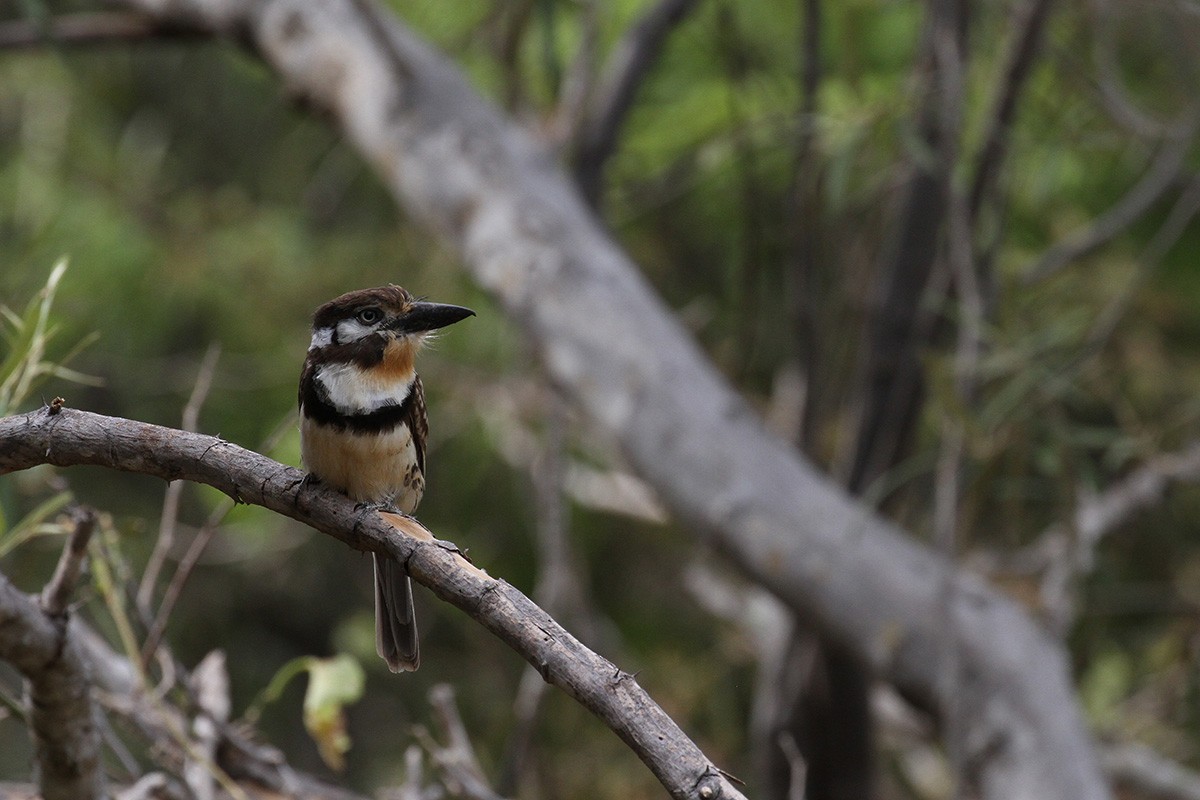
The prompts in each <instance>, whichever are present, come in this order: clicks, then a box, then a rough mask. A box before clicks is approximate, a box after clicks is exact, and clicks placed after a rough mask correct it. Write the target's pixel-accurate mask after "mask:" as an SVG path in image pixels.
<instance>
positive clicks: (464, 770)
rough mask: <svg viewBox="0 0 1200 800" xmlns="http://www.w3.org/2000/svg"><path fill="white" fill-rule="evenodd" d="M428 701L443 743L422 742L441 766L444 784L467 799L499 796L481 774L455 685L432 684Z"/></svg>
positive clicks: (495, 799)
mask: <svg viewBox="0 0 1200 800" xmlns="http://www.w3.org/2000/svg"><path fill="white" fill-rule="evenodd" d="M429 704H430V706H432V707H433V712H434V717H435V719H437V722H438V727H439V728H440V729H441V732H442V736H443V737H444V738H445V740H446V743H445V744H444V745H441V744H438V743H436V742H434V741H433V740H432V738H429V739H428V740H427V741H426V743H425V746H426V748H427V749H428V750H429V755H430V757H431V758H432V759H433V761H434V763H435V764H437V766H438V768H439V769H441V771H442V775H443V780H444V782H445V783H446V788H447V789H449V790H450V791H451V792H452V793H453V794H454V795H456V796H462V797H465V798H468V800H502V798H501V796H500V795H499V794H497V793H496V792H495V791H494V790H493V789H492V787H491V786H490V785H489V784H488V781H487V777H486V776H485V775H484V774H483V767H481V766H480V764H479V759H478V758H477V757H476V755H475V748H474V746H473V745H472V744H471V738H470V737H469V736H468V735H467V727H466V725H464V724H463V721H462V717H461V716H459V713H458V706H457V704H456V703H455V701H454V689H453V688H452V687H451V686H450V685H449V684H446V683H439V684H437V685H435V686H434V687H433V688H432V689H430V690H429Z"/></svg>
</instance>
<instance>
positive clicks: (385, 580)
mask: <svg viewBox="0 0 1200 800" xmlns="http://www.w3.org/2000/svg"><path fill="white" fill-rule="evenodd" d="M374 555H375V650H376V651H378V653H379V656H380V657H381V658H382V659H383V660H384V661H386V662H387V665H388V669H390V670H391V671H392V672H412V671H414V670H415V669H416V668H417V667H418V666H420V664H421V652H420V648H419V646H418V643H417V618H416V616H415V615H414V613H413V596H412V581H411V580H410V579H409V577H408V573H407V572H405V571H404V567H402V566H400V564H399V563H397V562H396V561H394V560H393V559H390V558H388V557H387V556H382V555H379V554H378V553H376V554H374Z"/></svg>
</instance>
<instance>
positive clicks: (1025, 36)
mask: <svg viewBox="0 0 1200 800" xmlns="http://www.w3.org/2000/svg"><path fill="white" fill-rule="evenodd" d="M1053 5H1054V0H1026V2H1025V3H1024V5H1023V6H1022V7H1021V10H1020V11H1019V12H1018V13H1019V23H1018V27H1017V33H1016V35H1015V36H1014V37H1013V41H1012V44H1011V46H1010V49H1009V50H1008V52H1007V55H1006V57H1005V61H1004V68H1003V76H1004V77H1003V78H1002V80H1001V81H1000V82H999V86H1000V91H999V92H998V93H997V95H996V99H995V101H994V105H993V107H992V113H991V114H990V115H989V120H988V127H987V133H986V134H984V137H983V145H982V146H981V147H980V148H979V154H978V155H977V156H976V157H975V173H974V176H973V177H972V180H971V188H970V189H969V191H968V194H967V196H968V198H969V199H968V205H969V208H970V210H971V217H972V218H975V217H978V216H979V211H980V209H981V208H982V207H983V203H984V202H985V201H986V200H987V199H988V196H989V195H990V194H991V193H992V188H993V186H995V182H996V179H997V177H998V176H999V174H1000V167H1001V166H1002V165H1003V162H1004V157H1005V154H1006V150H1007V148H1008V142H1009V138H1010V137H1009V129H1010V128H1011V127H1012V122H1013V119H1014V118H1015V117H1016V112H1017V100H1018V99H1020V96H1021V92H1022V90H1023V89H1024V88H1025V85H1026V83H1027V79H1028V77H1029V73H1030V72H1031V71H1032V69H1033V65H1034V63H1035V62H1036V60H1037V54H1038V51H1039V50H1040V49H1041V44H1042V35H1043V33H1044V31H1045V29H1046V20H1048V19H1049V17H1050V10H1051V8H1052V7H1053Z"/></svg>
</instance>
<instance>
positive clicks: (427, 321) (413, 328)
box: [395, 302, 475, 333]
mask: <svg viewBox="0 0 1200 800" xmlns="http://www.w3.org/2000/svg"><path fill="white" fill-rule="evenodd" d="M473 316H475V312H474V311H472V310H471V309H469V308H463V307H462V306H452V305H447V304H445V303H425V302H418V303H413V304H412V306H410V307H409V310H408V313H406V314H405V315H404V316H402V317H400V318H399V319H398V320H396V324H395V328H396V330H398V331H400V332H402V333H420V332H421V331H434V330H437V329H438V328H444V327H446V326H447V325H453V324H454V323H456V322H458V321H459V320H463V319H466V318H467V317H473Z"/></svg>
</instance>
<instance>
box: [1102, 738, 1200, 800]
mask: <svg viewBox="0 0 1200 800" xmlns="http://www.w3.org/2000/svg"><path fill="white" fill-rule="evenodd" d="M1104 766H1105V768H1106V769H1107V770H1108V772H1109V774H1110V775H1112V777H1113V780H1115V781H1116V782H1117V783H1118V784H1119V785H1121V786H1125V787H1128V788H1129V789H1131V790H1132V791H1133V792H1135V793H1136V794H1137V796H1139V797H1148V798H1153V799H1154V800H1200V774H1197V773H1196V772H1194V771H1192V770H1189V769H1186V768H1184V767H1183V766H1181V765H1180V764H1178V763H1176V762H1174V761H1171V760H1170V759H1168V758H1164V757H1163V756H1161V755H1159V754H1158V753H1156V752H1155V751H1154V750H1152V749H1150V748H1149V747H1146V746H1144V745H1137V744H1124V745H1112V746H1109V747H1107V748H1105V750H1104Z"/></svg>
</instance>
